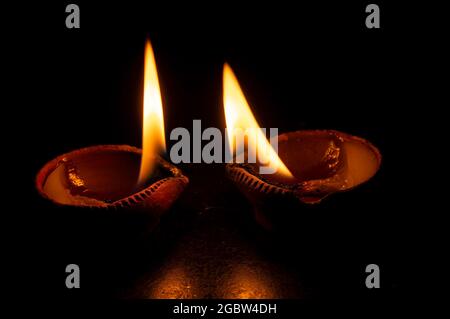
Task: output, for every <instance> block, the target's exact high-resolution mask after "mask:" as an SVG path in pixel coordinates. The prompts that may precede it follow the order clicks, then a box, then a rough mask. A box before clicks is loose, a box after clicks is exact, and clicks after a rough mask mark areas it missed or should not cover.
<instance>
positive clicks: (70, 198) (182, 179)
mask: <svg viewBox="0 0 450 319" xmlns="http://www.w3.org/2000/svg"><path fill="white" fill-rule="evenodd" d="M164 150H165V138H164V118H163V109H162V102H161V95H160V88H159V82H158V76H157V70H156V63H155V59H154V55H153V50H152V47H151V45H150V42H149V41H148V42H147V44H146V52H145V74H144V116H143V150H142V151H141V150H140V149H138V148H136V147H132V146H128V145H100V146H93V147H87V148H83V149H79V150H75V151H72V152H70V153H67V154H63V155H61V156H58V157H57V158H55V159H53V160H52V161H50V162H48V163H47V164H46V165H45V166H44V167H43V168H42V169H41V170H40V171H39V173H38V175H37V178H36V187H37V190H38V192H39V193H40V195H42V196H43V197H44V198H46V199H48V200H50V201H51V202H52V203H54V204H56V205H57V206H63V207H65V208H69V209H72V210H73V209H75V210H76V212H77V213H80V210H81V211H82V212H84V213H86V214H84V216H85V215H89V216H93V215H96V214H94V213H93V211H92V210H90V209H94V210H96V211H97V212H98V211H102V212H104V214H101V216H103V217H101V223H102V224H105V225H106V224H107V221H108V220H109V218H112V217H113V216H114V218H115V220H116V222H117V223H118V224H119V228H120V227H125V228H126V227H127V226H129V225H130V224H133V225H140V226H139V227H140V229H142V228H144V230H145V231H147V230H150V229H152V228H153V227H154V226H155V225H156V224H157V223H158V221H159V217H160V216H161V214H162V213H163V212H164V211H166V210H167V209H168V208H169V207H170V206H171V205H172V204H173V203H174V202H175V200H176V199H177V198H178V197H179V195H180V194H181V193H182V191H183V190H184V188H185V187H186V185H187V184H188V178H187V177H186V176H184V175H183V173H182V172H181V171H180V170H179V169H178V168H177V167H175V166H174V165H172V164H171V163H169V162H167V161H166V160H164V159H163V158H162V157H161V156H159V155H158V153H159V152H162V151H164ZM80 215H83V214H80ZM79 218H82V217H81V216H79ZM88 219H89V218H88ZM117 223H115V224H117Z"/></svg>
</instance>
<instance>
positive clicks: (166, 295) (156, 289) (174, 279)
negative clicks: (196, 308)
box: [146, 266, 197, 299]
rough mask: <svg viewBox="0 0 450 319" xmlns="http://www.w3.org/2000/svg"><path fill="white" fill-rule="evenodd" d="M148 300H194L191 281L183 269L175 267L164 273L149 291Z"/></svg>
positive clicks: (194, 295) (194, 294)
mask: <svg viewBox="0 0 450 319" xmlns="http://www.w3.org/2000/svg"><path fill="white" fill-rule="evenodd" d="M146 297H147V298H150V299H190V298H196V297H197V295H196V293H195V289H194V287H193V285H192V280H191V278H189V277H188V276H187V274H186V271H185V270H184V267H181V266H179V267H175V268H172V269H170V271H168V272H166V273H164V274H163V275H162V276H161V277H160V278H159V279H158V280H157V281H156V282H155V284H154V285H153V287H152V288H151V289H150V291H149V294H148V296H146Z"/></svg>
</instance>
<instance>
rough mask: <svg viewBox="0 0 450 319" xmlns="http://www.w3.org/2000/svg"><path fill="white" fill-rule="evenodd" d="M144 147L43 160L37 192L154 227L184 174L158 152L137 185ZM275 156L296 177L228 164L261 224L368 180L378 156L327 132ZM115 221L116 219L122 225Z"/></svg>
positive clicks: (302, 137) (295, 137) (297, 137)
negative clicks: (279, 176)
mask: <svg viewBox="0 0 450 319" xmlns="http://www.w3.org/2000/svg"><path fill="white" fill-rule="evenodd" d="M141 155H142V152H141V150H140V149H138V148H135V147H131V146H127V145H101V146H94V147H88V148H83V149H79V150H75V151H73V152H70V153H67V154H63V155H61V156H58V157H56V158H55V159H53V160H51V161H50V162H48V163H47V164H45V165H44V166H43V167H42V169H41V170H40V171H39V173H38V175H37V178H36V187H37V190H38V192H39V194H40V195H41V196H42V197H44V198H46V199H48V200H49V201H51V202H52V203H53V204H55V205H57V206H64V207H70V208H75V209H77V210H83V211H85V212H86V213H87V214H95V212H98V211H103V212H104V213H105V214H106V215H114V216H119V218H118V220H119V221H120V220H121V219H122V218H123V219H127V220H129V219H131V220H132V221H133V220H134V221H135V222H138V223H140V224H142V225H141V227H142V228H143V229H144V231H145V232H151V230H153V229H154V228H155V226H156V225H157V224H158V223H159V219H160V217H161V216H162V215H163V214H164V213H165V212H166V211H167V210H168V209H169V208H170V207H171V206H172V205H173V204H174V202H175V201H176V200H177V199H178V198H179V197H180V195H181V194H182V193H183V191H184V190H185V188H186V187H187V185H188V183H189V179H188V177H186V176H185V175H184V174H183V172H182V171H181V170H180V169H179V168H177V167H176V166H175V165H173V164H171V163H169V162H168V161H166V160H165V159H163V158H162V157H160V156H156V158H155V160H156V163H157V165H156V168H155V170H154V171H153V172H152V174H151V176H149V178H148V179H147V181H146V183H144V184H142V185H140V186H139V187H138V188H137V187H136V176H138V173H139V167H140V161H141ZM278 155H279V157H280V158H281V160H282V161H283V162H284V164H285V165H286V167H288V169H289V170H290V172H291V173H292V175H293V176H294V180H292V181H290V182H284V181H282V180H276V179H273V178H271V177H270V175H261V174H259V173H258V166H257V165H256V164H249V163H230V164H227V165H226V171H227V174H228V176H229V177H230V179H231V180H232V181H233V182H234V183H235V184H236V185H237V187H238V188H239V190H240V192H242V193H243V194H244V195H245V196H246V197H247V198H248V200H249V201H250V203H251V204H252V206H253V208H254V214H255V219H256V220H257V222H258V223H259V224H261V225H262V226H263V227H264V228H266V229H277V228H281V227H282V225H284V224H287V223H289V221H290V216H293V215H296V216H301V215H302V214H307V213H308V211H307V210H306V209H305V208H306V207H308V206H310V205H315V204H318V203H320V202H321V201H322V200H323V199H324V198H325V197H327V196H329V195H332V194H334V193H338V192H342V191H348V190H351V189H353V188H355V187H358V186H359V185H361V184H363V183H365V182H367V181H368V180H369V179H370V178H371V177H373V176H374V175H375V174H376V172H377V171H378V169H379V167H380V164H381V155H380V152H379V151H378V149H377V148H376V147H375V146H373V145H372V144H371V143H370V142H368V141H366V140H364V139H362V138H359V137H355V136H351V135H348V134H345V133H342V132H338V131H332V130H304V131H296V132H290V133H285V134H281V135H280V136H279V137H278ZM119 223H120V222H119Z"/></svg>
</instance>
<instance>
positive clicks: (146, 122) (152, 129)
mask: <svg viewBox="0 0 450 319" xmlns="http://www.w3.org/2000/svg"><path fill="white" fill-rule="evenodd" d="M165 150H166V141H165V133H164V115H163V108H162V100H161V91H160V88H159V81H158V73H157V70H156V62H155V56H154V54H153V49H152V46H151V44H150V41H147V43H146V46H145V70H144V112H143V127H142V158H141V167H140V170H139V179H138V186H142V185H143V184H144V183H145V182H146V181H147V180H148V178H149V177H150V175H151V174H152V171H153V170H154V168H155V163H156V161H155V156H156V154H158V153H160V152H164V151H165Z"/></svg>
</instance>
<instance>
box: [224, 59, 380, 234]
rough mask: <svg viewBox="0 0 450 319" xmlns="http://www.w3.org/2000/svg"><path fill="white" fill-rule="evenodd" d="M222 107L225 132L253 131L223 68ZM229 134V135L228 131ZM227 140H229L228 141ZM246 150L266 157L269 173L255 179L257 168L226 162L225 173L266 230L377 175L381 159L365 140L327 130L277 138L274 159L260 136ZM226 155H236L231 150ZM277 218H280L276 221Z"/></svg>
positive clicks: (241, 96)
mask: <svg viewBox="0 0 450 319" xmlns="http://www.w3.org/2000/svg"><path fill="white" fill-rule="evenodd" d="M223 81H224V83H223V103H224V110H225V118H226V123H227V129H228V130H229V128H230V127H231V128H236V127H238V128H240V129H246V128H249V127H250V128H255V127H256V128H257V127H259V126H258V124H257V122H256V120H255V119H254V117H253V114H252V113H251V110H250V107H249V105H248V103H247V101H246V99H245V97H244V94H243V92H242V90H241V88H240V86H239V83H238V81H237V79H236V77H235V75H234V74H233V72H232V70H231V68H230V67H229V66H228V65H225V67H224V74H223ZM228 132H230V130H229V131H228ZM229 140H230V141H232V140H233V136H231V137H229ZM246 147H247V149H245V150H244V151H247V152H248V151H249V149H250V150H251V149H252V148H256V149H258V151H259V150H260V149H262V150H264V153H266V154H269V155H268V157H267V158H266V161H268V162H269V165H271V166H273V167H275V168H276V169H277V171H276V173H275V174H260V173H259V167H260V165H261V163H231V164H227V171H228V174H229V176H230V177H231V179H232V180H233V181H234V182H235V183H236V184H237V185H238V186H239V188H240V190H241V191H242V192H243V193H244V194H245V195H246V196H247V197H248V198H249V199H250V201H251V202H252V203H253V205H254V208H255V214H256V218H257V220H258V221H260V222H261V224H263V226H265V227H266V228H272V226H273V220H276V219H279V218H280V215H282V212H283V211H284V212H286V211H294V213H295V211H298V210H299V208H300V207H299V206H301V204H313V203H319V202H320V201H321V200H322V199H324V198H325V197H327V196H328V195H330V194H333V193H336V192H340V191H345V190H349V189H352V188H354V187H356V186H358V185H360V184H362V183H364V182H366V181H368V180H369V179H370V178H371V177H372V176H374V175H375V173H376V172H377V171H378V169H379V167H380V163H381V155H380V152H379V151H378V149H377V148H376V147H375V146H373V145H372V144H371V143H369V142H368V141H366V140H364V139H362V138H359V137H356V136H351V135H349V134H346V133H342V132H338V131H333V130H309V131H297V132H290V133H286V134H282V135H279V136H278V154H276V152H275V151H274V150H273V149H272V146H271V145H270V143H269V142H268V141H267V139H266V138H265V136H264V135H262V136H261V137H260V138H258V140H257V143H253V144H252V141H250V140H249V141H248V142H247V145H246ZM231 151H232V152H234V154H236V153H237V152H239V150H238V149H236V147H232V150H231ZM281 219H282V217H281Z"/></svg>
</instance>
